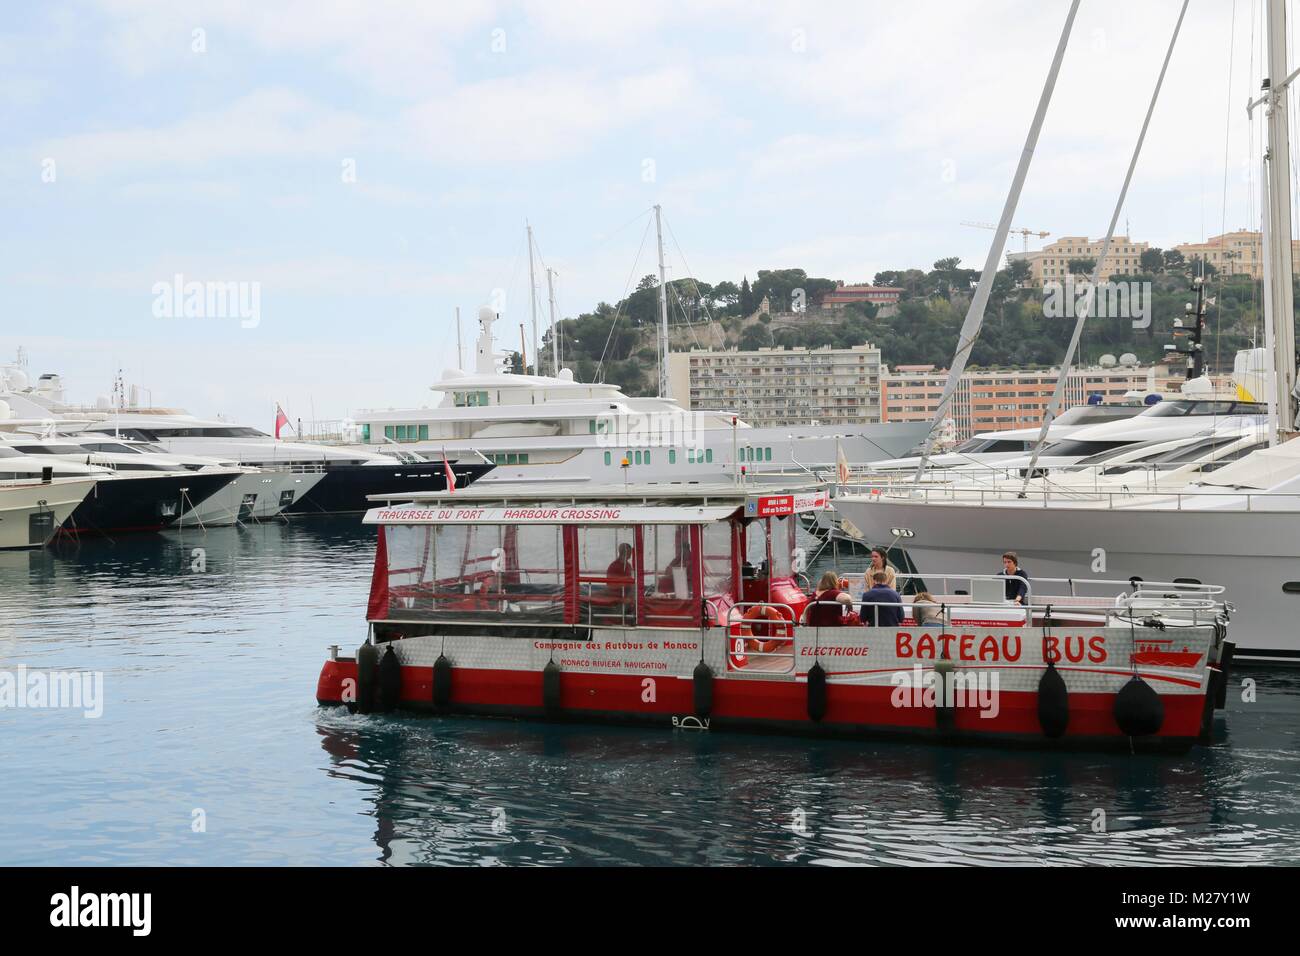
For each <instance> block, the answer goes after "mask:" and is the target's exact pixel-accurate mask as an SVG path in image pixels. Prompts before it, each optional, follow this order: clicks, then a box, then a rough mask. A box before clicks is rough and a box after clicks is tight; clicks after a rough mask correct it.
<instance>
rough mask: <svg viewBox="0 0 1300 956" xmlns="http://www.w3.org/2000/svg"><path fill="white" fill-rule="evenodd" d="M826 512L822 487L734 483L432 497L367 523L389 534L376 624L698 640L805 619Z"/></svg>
mask: <svg viewBox="0 0 1300 956" xmlns="http://www.w3.org/2000/svg"><path fill="white" fill-rule="evenodd" d="M827 504H828V498H827V494H826V492H825V490H819V489H816V488H800V489H795V490H789V491H784V490H783V491H777V492H774V491H769V490H762V491H759V492H751V491H747V490H746V489H744V488H741V487H739V486H735V485H721V486H718V487H713V488H709V487H703V486H698V485H689V486H678V485H662V486H655V485H647V486H642V487H625V488H621V489H609V488H600V489H585V490H582V491H575V492H573V493H571V494H569V493H565V492H563V491H557V490H556V489H554V488H549V489H546V490H545V491H527V490H520V491H519V492H517V493H510V492H503V491H502V490H496V489H490V488H489V489H482V490H476V489H474V488H470V489H466V490H458V491H456V492H454V493H451V494H448V493H437V494H428V495H420V496H416V497H415V498H414V499H413V500H412V499H407V500H404V501H403V502H402V503H400V504H388V505H384V506H382V507H377V508H373V509H371V511H370V512H369V513H368V514H367V515H366V518H365V520H366V523H368V524H376V525H378V526H379V542H378V547H377V551H376V557H375V568H374V576H373V580H372V587H371V594H370V602H369V609H368V618H369V620H370V621H372V622H376V623H379V622H383V623H388V624H392V623H397V622H400V623H403V624H413V623H431V622H438V623H461V624H474V625H491V626H506V627H519V626H525V627H529V626H533V627H536V628H542V627H547V626H560V627H566V626H567V627H670V628H694V629H699V628H701V627H708V626H713V625H717V624H720V623H722V622H725V621H726V619H727V617H728V614H729V612H730V611H731V609H732V608H733V607H735V606H736V605H737V604H738V603H745V602H764V603H768V604H773V605H778V606H783V607H785V608H787V609H788V616H787V619H791V620H797V615H799V614H800V613H801V612H802V611H803V609H804V607H805V605H806V604H807V603H808V600H809V597H808V593H807V592H808V581H807V578H806V577H805V576H804V575H803V552H802V550H801V549H800V547H799V543H798V540H797V538H796V533H797V529H798V527H799V523H798V517H797V516H798V515H799V514H800V513H803V512H807V511H813V510H820V509H823V508H825V507H827ZM789 615H794V617H790V616H789ZM531 629H532V628H530V632H531Z"/></svg>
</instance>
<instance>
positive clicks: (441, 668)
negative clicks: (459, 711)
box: [433, 654, 451, 710]
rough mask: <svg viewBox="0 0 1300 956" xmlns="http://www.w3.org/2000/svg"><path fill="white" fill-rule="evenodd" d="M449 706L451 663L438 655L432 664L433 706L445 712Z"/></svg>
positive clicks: (443, 655)
mask: <svg viewBox="0 0 1300 956" xmlns="http://www.w3.org/2000/svg"><path fill="white" fill-rule="evenodd" d="M450 704H451V661H449V660H447V655H446V654H439V655H438V659H437V660H436V661H434V662H433V706H434V707H436V708H438V710H446V709H447V707H448V706H450Z"/></svg>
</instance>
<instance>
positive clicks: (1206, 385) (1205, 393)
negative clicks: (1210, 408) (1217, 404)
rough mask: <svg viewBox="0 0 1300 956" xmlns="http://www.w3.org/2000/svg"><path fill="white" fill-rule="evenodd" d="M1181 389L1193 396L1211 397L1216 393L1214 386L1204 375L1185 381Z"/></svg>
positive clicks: (1185, 393)
mask: <svg viewBox="0 0 1300 956" xmlns="http://www.w3.org/2000/svg"><path fill="white" fill-rule="evenodd" d="M1181 391H1182V393H1183V394H1184V395H1187V396H1190V397H1191V398H1210V397H1211V396H1213V395H1214V386H1213V385H1212V384H1211V383H1210V380H1209V379H1208V378H1206V377H1205V376H1204V375H1202V376H1200V377H1199V378H1192V379H1188V380H1187V381H1186V382H1183V387H1182V389H1181Z"/></svg>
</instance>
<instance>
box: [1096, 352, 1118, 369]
mask: <svg viewBox="0 0 1300 956" xmlns="http://www.w3.org/2000/svg"><path fill="white" fill-rule="evenodd" d="M1097 364H1099V365H1100V366H1101V367H1102V368H1114V367H1115V356H1113V355H1111V354H1109V353H1107V354H1106V355H1103V356H1102V357H1101V358H1100V359H1098V361H1097Z"/></svg>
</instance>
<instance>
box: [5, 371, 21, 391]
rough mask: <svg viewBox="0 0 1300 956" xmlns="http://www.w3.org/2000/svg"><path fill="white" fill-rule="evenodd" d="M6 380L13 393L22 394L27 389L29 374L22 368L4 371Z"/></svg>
mask: <svg viewBox="0 0 1300 956" xmlns="http://www.w3.org/2000/svg"><path fill="white" fill-rule="evenodd" d="M3 371H4V379H5V381H6V383H7V384H8V386H9V390H10V391H13V392H21V391H22V390H23V389H25V388H26V387H27V373H26V372H24V371H23V370H22V369H20V368H10V369H4V370H3Z"/></svg>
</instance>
